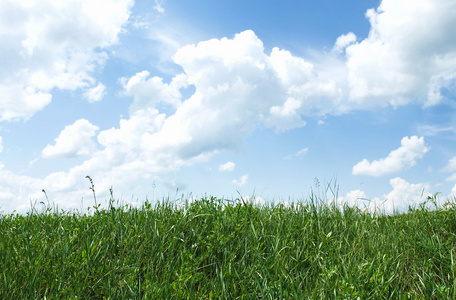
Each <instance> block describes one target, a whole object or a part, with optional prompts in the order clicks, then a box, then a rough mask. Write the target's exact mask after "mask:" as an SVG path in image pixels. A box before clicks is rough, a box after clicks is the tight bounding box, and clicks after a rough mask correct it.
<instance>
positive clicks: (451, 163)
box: [442, 156, 456, 172]
mask: <svg viewBox="0 0 456 300" xmlns="http://www.w3.org/2000/svg"><path fill="white" fill-rule="evenodd" d="M453 171H456V156H455V157H452V158H450V159H449V160H448V164H447V165H446V166H445V168H443V170H442V172H453Z"/></svg>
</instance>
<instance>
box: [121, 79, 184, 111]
mask: <svg viewBox="0 0 456 300" xmlns="http://www.w3.org/2000/svg"><path fill="white" fill-rule="evenodd" d="M149 76H150V73H149V72H148V71H142V72H139V73H136V74H135V75H134V76H132V77H130V78H125V77H122V78H120V83H121V84H122V87H123V89H124V94H125V95H127V96H133V103H132V104H131V106H130V112H135V111H137V110H140V109H145V108H148V107H155V106H156V105H157V104H158V103H164V104H168V105H170V106H172V107H173V108H177V107H178V106H179V105H180V104H181V100H182V95H181V93H180V91H179V90H180V89H181V88H185V87H187V86H188V83H187V80H186V76H185V74H179V75H177V76H176V77H174V78H173V80H172V81H171V83H170V84H166V83H164V82H163V79H162V78H160V77H158V76H154V77H152V78H149Z"/></svg>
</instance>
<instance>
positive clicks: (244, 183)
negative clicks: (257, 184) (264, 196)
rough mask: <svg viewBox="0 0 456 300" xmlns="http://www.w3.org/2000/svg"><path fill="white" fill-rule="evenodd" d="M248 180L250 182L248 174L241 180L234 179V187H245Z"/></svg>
mask: <svg viewBox="0 0 456 300" xmlns="http://www.w3.org/2000/svg"><path fill="white" fill-rule="evenodd" d="M248 180H249V175H248V174H244V175H242V176H241V178H239V180H237V179H233V181H232V183H233V184H234V185H238V186H244V185H246V184H247V182H248Z"/></svg>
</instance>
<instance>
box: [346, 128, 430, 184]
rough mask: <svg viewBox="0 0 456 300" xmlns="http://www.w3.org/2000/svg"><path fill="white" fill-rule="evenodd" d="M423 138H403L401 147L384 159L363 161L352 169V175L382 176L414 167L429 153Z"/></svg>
mask: <svg viewBox="0 0 456 300" xmlns="http://www.w3.org/2000/svg"><path fill="white" fill-rule="evenodd" d="M429 149H430V148H429V147H427V146H426V144H425V142H424V138H423V137H420V138H418V137H417V136H412V137H410V138H409V137H404V138H402V140H401V147H399V148H398V149H396V150H393V151H391V153H390V154H389V155H388V156H387V157H386V158H382V159H379V160H374V161H372V162H369V161H368V160H367V159H363V160H362V161H361V162H359V163H358V164H356V165H355V166H354V167H353V171H352V173H353V175H369V176H383V175H386V174H390V173H395V172H399V171H401V170H402V169H404V168H407V167H411V166H414V165H415V164H416V160H417V159H419V158H422V157H423V156H424V154H426V153H427V152H428V151H429Z"/></svg>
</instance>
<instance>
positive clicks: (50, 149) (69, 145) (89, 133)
mask: <svg viewBox="0 0 456 300" xmlns="http://www.w3.org/2000/svg"><path fill="white" fill-rule="evenodd" d="M98 129H99V128H98V127H97V126H95V125H93V124H91V123H90V122H89V121H87V120H85V119H80V120H77V121H76V122H74V123H73V124H72V125H68V126H65V128H64V129H63V130H62V132H61V133H60V135H59V136H58V137H57V138H56V139H55V145H47V146H46V148H44V149H43V151H42V155H43V157H45V158H52V157H74V156H81V155H90V154H91V153H92V152H93V151H94V150H95V149H96V144H95V142H94V141H93V140H92V137H93V136H95V134H96V131H98Z"/></svg>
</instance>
